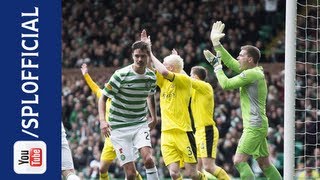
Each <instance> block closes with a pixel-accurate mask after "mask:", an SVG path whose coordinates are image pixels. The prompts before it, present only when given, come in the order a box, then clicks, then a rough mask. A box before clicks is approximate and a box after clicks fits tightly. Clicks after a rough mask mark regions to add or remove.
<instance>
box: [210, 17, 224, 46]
mask: <svg viewBox="0 0 320 180" xmlns="http://www.w3.org/2000/svg"><path fill="white" fill-rule="evenodd" d="M223 29H224V24H223V23H222V22H221V21H217V22H215V23H213V25H212V29H211V33H210V39H211V42H212V45H213V46H218V45H220V39H221V38H222V37H223V36H224V35H225V34H224V33H222V31H223Z"/></svg>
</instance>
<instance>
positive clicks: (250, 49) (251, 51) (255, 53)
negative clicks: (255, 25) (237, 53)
mask: <svg viewBox="0 0 320 180" xmlns="http://www.w3.org/2000/svg"><path fill="white" fill-rule="evenodd" d="M241 50H245V51H247V56H249V57H252V58H253V62H254V63H255V64H257V63H258V62H259V60H260V58H261V53H260V50H259V49H258V48H257V47H255V46H252V45H245V46H242V47H241Z"/></svg>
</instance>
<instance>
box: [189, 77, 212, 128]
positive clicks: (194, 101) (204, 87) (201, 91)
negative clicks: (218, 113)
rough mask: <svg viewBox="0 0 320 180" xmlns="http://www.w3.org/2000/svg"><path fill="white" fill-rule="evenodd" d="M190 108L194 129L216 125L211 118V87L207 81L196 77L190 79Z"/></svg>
mask: <svg viewBox="0 0 320 180" xmlns="http://www.w3.org/2000/svg"><path fill="white" fill-rule="evenodd" d="M191 110H192V115H193V119H194V125H195V128H196V129H198V128H201V127H205V126H209V125H216V123H215V122H214V120H213V112H214V98H213V88H212V86H211V85H210V84H209V83H207V82H205V81H201V80H197V79H194V80H193V81H192V97H191Z"/></svg>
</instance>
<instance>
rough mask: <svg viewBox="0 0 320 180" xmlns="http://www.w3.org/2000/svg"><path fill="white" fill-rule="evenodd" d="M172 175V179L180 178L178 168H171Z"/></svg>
mask: <svg viewBox="0 0 320 180" xmlns="http://www.w3.org/2000/svg"><path fill="white" fill-rule="evenodd" d="M170 176H171V178H172V179H178V178H179V177H180V172H179V171H176V170H170Z"/></svg>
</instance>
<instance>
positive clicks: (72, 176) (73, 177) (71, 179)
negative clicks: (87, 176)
mask: <svg viewBox="0 0 320 180" xmlns="http://www.w3.org/2000/svg"><path fill="white" fill-rule="evenodd" d="M66 179H67V180H80V178H79V177H78V176H76V175H75V174H71V173H70V174H68V176H67V178H66Z"/></svg>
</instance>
